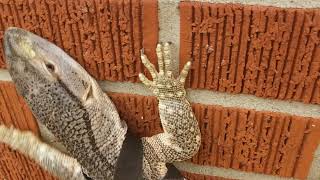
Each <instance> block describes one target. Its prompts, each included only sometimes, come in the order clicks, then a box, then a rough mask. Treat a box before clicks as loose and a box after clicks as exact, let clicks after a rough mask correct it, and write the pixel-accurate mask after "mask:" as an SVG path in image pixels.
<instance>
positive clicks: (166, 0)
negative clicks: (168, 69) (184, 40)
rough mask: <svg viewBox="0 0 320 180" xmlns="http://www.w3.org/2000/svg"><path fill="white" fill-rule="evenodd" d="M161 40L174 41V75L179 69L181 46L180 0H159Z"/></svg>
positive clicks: (172, 48) (172, 47)
mask: <svg viewBox="0 0 320 180" xmlns="http://www.w3.org/2000/svg"><path fill="white" fill-rule="evenodd" d="M158 3H159V4H158V9H159V12H158V16H159V27H160V31H159V42H163V43H164V42H172V45H171V52H172V55H171V56H172V60H173V65H174V66H173V71H174V75H177V74H178V70H179V47H180V12H179V9H178V1H174V0H159V2H158Z"/></svg>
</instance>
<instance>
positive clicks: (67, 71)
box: [4, 27, 99, 101]
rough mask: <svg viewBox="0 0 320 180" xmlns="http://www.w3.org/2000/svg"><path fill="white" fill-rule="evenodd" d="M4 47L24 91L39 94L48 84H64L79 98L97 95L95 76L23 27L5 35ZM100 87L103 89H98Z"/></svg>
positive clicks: (13, 76) (9, 66)
mask: <svg viewBox="0 0 320 180" xmlns="http://www.w3.org/2000/svg"><path fill="white" fill-rule="evenodd" d="M4 50H5V57H6V62H7V65H8V68H9V72H10V75H11V77H12V79H13V81H14V82H16V83H15V84H16V86H17V88H18V89H19V91H20V93H21V94H22V95H23V96H24V97H26V96H30V95H36V94H34V93H37V91H38V90H40V89H41V88H44V87H43V86H45V85H48V84H56V83H59V84H60V83H61V84H63V85H65V87H67V88H68V90H69V91H70V92H71V93H72V94H73V95H75V96H76V97H77V98H79V99H82V100H84V101H85V100H86V99H87V98H88V96H93V95H94V94H93V93H94V91H92V88H93V87H92V86H94V85H96V84H95V83H93V82H92V78H91V76H90V75H89V74H88V73H87V72H86V71H85V70H84V69H83V68H82V67H81V66H80V65H79V64H78V63H77V62H75V61H74V60H73V59H72V58H71V57H70V56H68V55H67V54H66V53H65V52H64V51H63V50H62V49H60V48H59V47H57V46H55V45H54V44H53V43H50V42H48V41H47V40H45V39H43V38H41V37H39V36H37V35H35V34H33V33H31V32H28V31H25V30H23V29H20V28H15V27H11V28H8V29H7V30H6V31H5V34H4ZM94 89H99V88H94Z"/></svg>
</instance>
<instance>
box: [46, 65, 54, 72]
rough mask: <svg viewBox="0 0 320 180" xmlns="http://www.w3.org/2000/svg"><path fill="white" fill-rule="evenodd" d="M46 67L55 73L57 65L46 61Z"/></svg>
mask: <svg viewBox="0 0 320 180" xmlns="http://www.w3.org/2000/svg"><path fill="white" fill-rule="evenodd" d="M46 68H47V69H48V71H49V72H51V73H53V72H54V70H55V67H54V65H53V64H50V63H46Z"/></svg>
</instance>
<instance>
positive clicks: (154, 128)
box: [0, 83, 320, 179]
mask: <svg viewBox="0 0 320 180" xmlns="http://www.w3.org/2000/svg"><path fill="white" fill-rule="evenodd" d="M0 89H1V93H2V94H1V95H2V96H0V98H3V97H5V99H1V101H0V105H1V106H3V105H6V106H9V104H11V106H10V107H9V108H7V107H6V108H3V107H1V111H0V112H1V113H0V115H1V116H0V117H1V118H2V119H3V120H2V121H4V122H7V121H8V120H7V119H9V120H11V119H12V116H13V115H14V114H17V112H18V110H19V109H20V107H23V108H25V109H26V111H23V112H24V114H30V115H31V113H30V112H28V110H27V107H26V106H25V103H23V100H22V99H21V98H20V97H18V96H17V95H16V92H15V89H14V87H13V85H12V84H10V83H0ZM8 93H11V95H10V96H8V95H6V94H8ZM108 94H109V96H110V97H111V99H112V100H113V102H114V103H115V105H116V106H117V109H118V111H119V113H120V116H121V118H122V119H123V120H125V121H126V122H127V123H128V126H129V129H130V130H131V131H132V132H133V133H136V134H138V135H139V136H151V135H153V134H157V133H159V132H162V128H161V123H160V120H159V112H158V106H157V100H156V98H155V97H151V96H140V95H132V94H120V93H108ZM9 97H10V99H9ZM3 102H6V103H3ZM8 102H14V103H8ZM19 103H21V104H19ZM193 110H194V112H195V114H196V117H197V119H198V121H199V124H200V128H201V133H202V145H201V147H200V151H199V153H198V154H197V155H196V156H194V157H193V158H192V159H191V160H190V161H191V162H192V163H195V164H200V165H209V166H217V167H223V168H232V169H237V170H243V171H252V172H258V173H264V174H272V175H279V176H285V177H295V178H300V179H304V178H306V177H307V174H308V171H309V168H310V165H311V162H312V160H313V153H314V151H315V149H316V147H317V146H318V145H319V140H320V119H313V118H308V117H298V116H290V115H287V114H282V113H273V112H262V111H255V110H247V109H238V108H225V107H221V106H214V105H210V106H209V105H202V104H193ZM25 116H26V115H25ZM21 117H24V116H21ZM20 119H23V120H25V121H23V122H21V121H17V120H15V121H13V122H16V123H17V122H19V123H26V122H28V126H27V127H29V126H31V129H32V128H35V127H36V125H29V124H30V123H31V124H34V123H32V122H33V118H32V117H30V118H27V119H26V118H20ZM17 126H18V125H17ZM19 126H22V125H19ZM19 126H18V127H19ZM23 127H26V125H23Z"/></svg>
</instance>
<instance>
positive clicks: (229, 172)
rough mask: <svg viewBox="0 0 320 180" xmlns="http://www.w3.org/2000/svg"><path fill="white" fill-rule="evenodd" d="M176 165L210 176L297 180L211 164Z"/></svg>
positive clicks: (249, 179)
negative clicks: (212, 165)
mask: <svg viewBox="0 0 320 180" xmlns="http://www.w3.org/2000/svg"><path fill="white" fill-rule="evenodd" d="M174 165H175V166H176V167H177V168H178V169H180V170H182V171H186V172H190V173H196V174H203V175H208V176H218V177H223V178H231V179H244V180H257V179H258V180H296V179H295V178H283V177H279V176H272V175H265V174H258V173H252V172H244V171H237V170H234V169H226V168H217V167H211V166H200V165H197V164H193V163H187V162H178V163H174Z"/></svg>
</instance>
